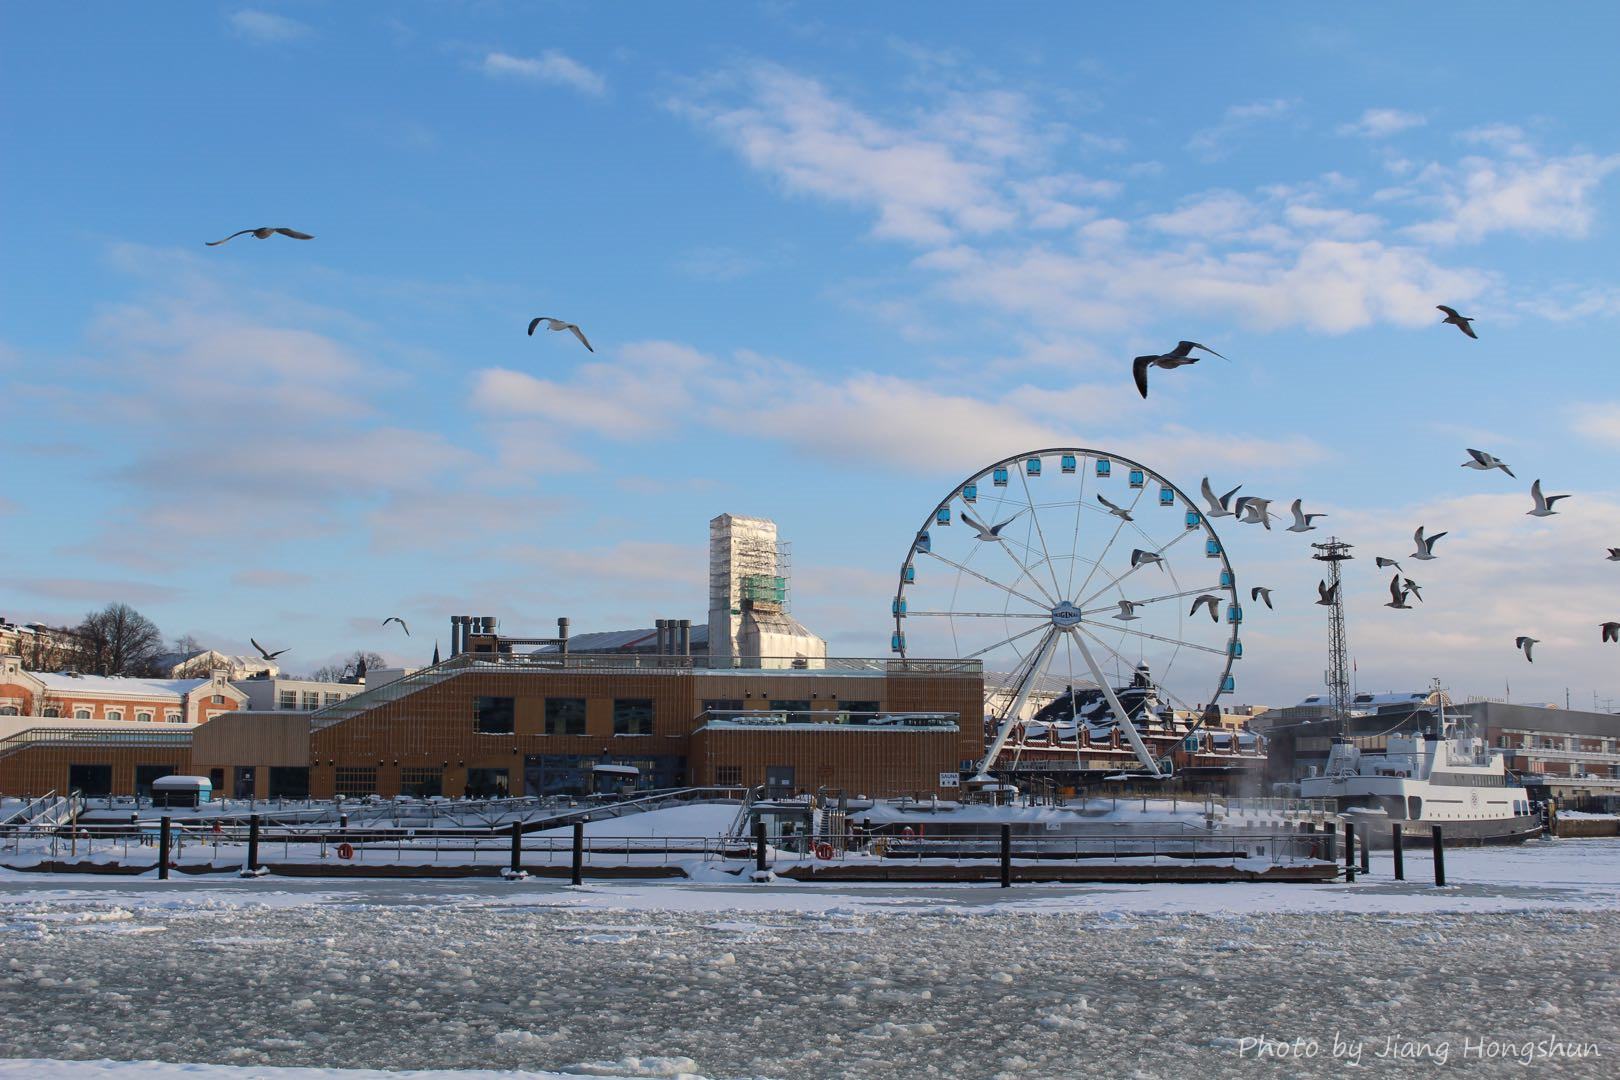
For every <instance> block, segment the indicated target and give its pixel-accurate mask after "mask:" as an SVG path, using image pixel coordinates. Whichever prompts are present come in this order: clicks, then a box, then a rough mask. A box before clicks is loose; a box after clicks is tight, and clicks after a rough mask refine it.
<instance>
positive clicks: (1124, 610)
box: [1114, 600, 1142, 622]
mask: <svg viewBox="0 0 1620 1080" xmlns="http://www.w3.org/2000/svg"><path fill="white" fill-rule="evenodd" d="M1141 617H1142V616H1140V615H1138V614H1137V613H1136V605H1135V604H1133V603H1131V602H1130V601H1129V600H1121V601H1120V602H1119V614H1118V615H1115V616H1114V618H1116V619H1118V620H1119V621H1120V622H1130V621H1131V620H1132V619H1140V618H1141Z"/></svg>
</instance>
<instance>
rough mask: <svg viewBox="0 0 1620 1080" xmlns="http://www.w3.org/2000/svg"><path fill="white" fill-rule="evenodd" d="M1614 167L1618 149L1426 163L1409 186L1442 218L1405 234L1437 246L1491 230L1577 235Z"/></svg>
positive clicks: (1619, 158)
mask: <svg viewBox="0 0 1620 1080" xmlns="http://www.w3.org/2000/svg"><path fill="white" fill-rule="evenodd" d="M1616 169H1620V154H1610V155H1608V156H1605V157H1600V156H1598V155H1596V154H1572V155H1570V156H1568V157H1555V158H1534V159H1523V158H1515V159H1514V160H1511V161H1507V160H1504V161H1493V160H1490V159H1487V158H1481V157H1469V158H1465V159H1463V161H1462V162H1461V164H1460V165H1458V166H1457V167H1456V168H1454V169H1447V168H1439V167H1435V168H1431V169H1429V170H1425V173H1424V174H1422V175H1421V176H1420V177H1419V180H1418V181H1417V182H1416V183H1415V186H1416V187H1417V192H1416V194H1417V197H1418V198H1420V199H1423V200H1425V201H1432V202H1437V203H1438V204H1439V205H1440V207H1441V209H1442V216H1441V217H1439V218H1436V219H1434V220H1432V221H1427V222H1424V223H1422V224H1419V225H1415V226H1413V227H1412V228H1411V230H1410V232H1411V234H1412V235H1413V236H1415V237H1416V238H1418V239H1419V240H1422V241H1425V242H1428V243H1436V244H1449V243H1469V242H1473V241H1478V240H1481V239H1483V238H1484V237H1486V236H1488V235H1489V234H1491V233H1493V232H1522V233H1532V234H1535V233H1542V234H1550V235H1555V236H1566V237H1573V238H1580V237H1584V236H1586V235H1587V233H1588V232H1589V230H1590V228H1591V225H1592V219H1593V216H1594V209H1593V206H1592V196H1593V194H1594V193H1595V192H1596V190H1597V188H1598V186H1599V184H1601V183H1602V181H1603V179H1604V178H1605V177H1606V176H1608V175H1609V173H1611V172H1613V171H1615V170H1616ZM1425 181H1426V182H1427V183H1425ZM1425 188H1427V189H1428V190H1425Z"/></svg>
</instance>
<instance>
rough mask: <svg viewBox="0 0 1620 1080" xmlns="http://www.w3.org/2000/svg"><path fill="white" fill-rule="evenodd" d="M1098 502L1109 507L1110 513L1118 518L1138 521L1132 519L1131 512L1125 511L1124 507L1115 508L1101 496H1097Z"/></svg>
mask: <svg viewBox="0 0 1620 1080" xmlns="http://www.w3.org/2000/svg"><path fill="white" fill-rule="evenodd" d="M1097 501H1098V502H1100V503H1102V504H1103V505H1104V506H1106V507H1108V512H1109V513H1110V514H1113V515H1114V516H1115V517H1117V518H1124V519H1125V520H1126V521H1135V520H1136V519H1135V518H1133V517H1131V512H1130V511H1129V510H1127V509H1125V508H1124V507H1123V506H1115V505H1114V504H1113V503H1111V502H1109V501H1108V500H1107V499H1105V498H1103V497H1102V496H1101V495H1099V496H1097Z"/></svg>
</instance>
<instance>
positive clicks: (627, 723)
mask: <svg viewBox="0 0 1620 1080" xmlns="http://www.w3.org/2000/svg"><path fill="white" fill-rule="evenodd" d="M652 729H653V703H652V699H651V698H614V699H613V734H615V735H651V734H652Z"/></svg>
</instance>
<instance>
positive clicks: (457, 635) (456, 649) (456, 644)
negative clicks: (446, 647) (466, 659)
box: [450, 615, 461, 656]
mask: <svg viewBox="0 0 1620 1080" xmlns="http://www.w3.org/2000/svg"><path fill="white" fill-rule="evenodd" d="M450 655H451V656H460V655H461V616H460V615H452V616H450Z"/></svg>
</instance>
